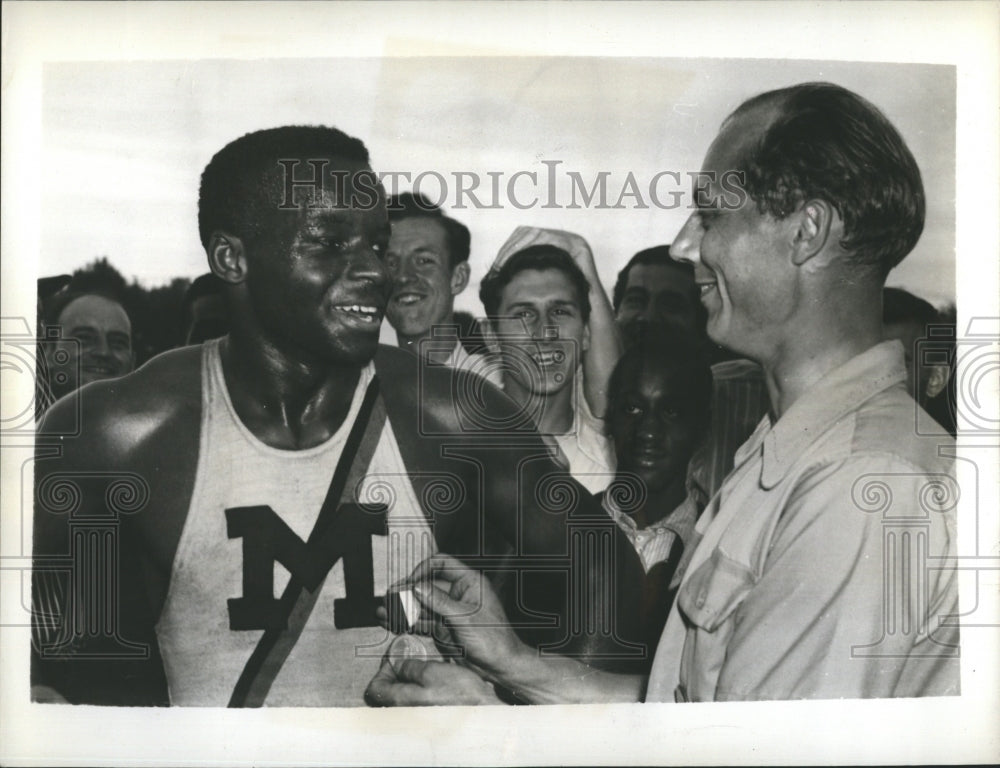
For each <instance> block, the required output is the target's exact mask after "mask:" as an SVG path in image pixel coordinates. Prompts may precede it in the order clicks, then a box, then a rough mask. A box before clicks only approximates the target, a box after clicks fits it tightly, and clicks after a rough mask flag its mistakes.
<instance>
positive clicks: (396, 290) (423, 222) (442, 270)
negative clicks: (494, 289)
mask: <svg viewBox="0 0 1000 768" xmlns="http://www.w3.org/2000/svg"><path fill="white" fill-rule="evenodd" d="M385 263H386V268H387V270H388V272H389V278H390V280H391V282H392V294H391V295H390V297H389V304H388V306H387V307H386V317H388V318H389V322H390V323H391V324H392V327H393V328H395V329H396V334H397V336H399V337H400V338H402V339H404V340H408V341H409V340H416V339H419V338H423V337H425V336H427V335H428V334H430V331H431V328H432V327H433V326H434V325H436V324H441V323H447V322H450V321H451V319H452V312H453V310H454V302H455V296H456V295H457V294H458V293H460V292H461V291H462V289H463V288H465V285H466V283H467V282H468V265H467V264H456V265H454V266H452V260H451V252H450V249H449V247H448V235H447V233H446V232H445V229H444V226H442V225H441V224H440V223H439V222H438V221H435V220H434V219H432V218H429V217H419V216H414V217H411V218H406V219H400V220H398V221H394V222H393V223H392V235H391V237H390V238H389V253H388V255H387V256H386V260H385Z"/></svg>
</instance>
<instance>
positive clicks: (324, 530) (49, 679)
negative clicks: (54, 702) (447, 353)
mask: <svg viewBox="0 0 1000 768" xmlns="http://www.w3.org/2000/svg"><path fill="white" fill-rule="evenodd" d="M199 228H200V234H201V239H202V242H203V244H204V246H205V250H206V253H207V255H208V261H209V265H210V267H211V269H212V272H213V273H214V274H215V275H217V276H218V277H219V278H220V279H221V280H222V281H223V282H224V283H225V285H226V289H225V290H226V299H227V304H228V311H229V319H230V330H229V333H228V335H226V336H224V337H223V338H221V339H215V340H211V341H208V342H205V343H204V344H202V345H198V346H191V347H185V348H183V349H178V350H173V351H171V352H168V353H165V354H163V355H160V356H159V357H156V358H154V359H153V360H151V361H150V362H149V363H148V364H147V365H145V366H143V367H142V368H140V369H139V370H138V371H136V372H135V373H134V374H132V375H130V376H127V377H124V378H121V379H117V380H114V381H108V382H102V383H95V384H94V385H92V386H91V387H89V388H88V390H87V395H88V397H87V402H86V406H87V410H86V418H85V420H84V423H83V425H82V427H81V428H80V431H79V434H76V427H75V425H76V421H75V419H76V414H77V405H78V402H77V400H76V398H74V397H69V398H65V399H64V400H62V401H61V402H59V403H57V404H56V405H55V406H53V408H52V409H51V410H50V411H49V413H48V414H47V416H46V418H45V419H44V420H43V422H42V424H41V425H40V427H39V434H38V440H37V445H38V452H37V457H38V461H37V462H36V465H35V467H36V470H35V478H36V491H37V494H36V502H37V503H36V507H35V527H34V554H35V558H36V561H35V564H36V576H37V578H36V580H35V584H34V592H33V604H34V606H35V610H36V618H37V620H38V623H39V624H40V625H44V626H45V627H49V628H50V631H49V632H47V633H43V634H44V635H45V636H43V637H42V638H41V639H40V641H39V643H38V646H37V647H36V648H35V651H36V654H35V657H34V659H33V661H34V670H33V685H34V686H35V696H36V700H47V699H48V700H51V699H55V698H56V697H61V698H63V699H65V700H68V701H70V702H73V703H97V704H119V705H122V704H171V705H205V706H227V705H228V706H232V707H255V706H262V705H265V704H266V705H268V706H351V705H361V704H362V703H363V700H362V693H363V691H364V687H365V684H366V683H367V681H368V680H369V678H370V677H371V675H372V673H373V672H374V670H375V668H376V667H377V664H378V660H379V658H380V657H381V656H382V654H383V653H384V652H385V650H386V647H387V646H388V645H389V643H390V641H391V639H392V637H391V635H390V634H388V633H387V632H386V630H385V629H384V628H383V627H382V626H381V625H380V623H379V617H378V614H377V608H378V607H379V606H380V604H381V602H382V600H383V599H384V594H383V593H384V592H385V591H386V588H387V586H388V585H389V584H391V583H393V582H394V581H396V580H397V579H399V578H400V577H402V576H404V575H405V574H406V573H408V572H409V570H410V569H411V568H412V567H413V566H414V565H415V563H416V562H417V561H418V560H420V559H421V558H422V557H425V556H426V555H428V554H429V553H432V552H434V551H437V550H438V549H445V550H446V551H449V552H452V553H455V554H458V555H461V556H463V557H466V558H473V559H474V558H475V557H476V556H478V555H479V554H481V553H480V550H479V548H478V547H479V544H480V542H481V541H482V540H483V538H484V535H485V534H483V530H484V529H485V528H489V530H490V531H491V532H494V534H495V535H498V536H501V537H503V539H504V540H505V541H508V542H515V543H516V545H517V550H516V552H517V554H518V555H522V554H523V555H524V556H526V557H528V558H536V559H537V558H538V557H543V558H545V557H549V558H551V557H555V558H561V559H557V563H559V564H561V566H562V571H563V574H564V575H565V576H566V577H567V578H568V579H569V580H570V582H569V583H572V584H577V583H580V582H582V583H583V584H584V585H586V584H590V585H593V586H594V587H595V588H594V589H591V590H590V592H589V593H588V594H592V595H593V596H594V597H593V603H592V605H591V609H592V610H594V611H597V614H596V615H604V613H606V612H607V611H608V610H614V609H617V608H619V606H621V612H622V614H623V615H626V616H627V615H628V613H629V611H628V605H629V595H630V593H631V588H630V584H631V582H630V579H629V576H628V573H627V572H628V570H629V568H630V567H631V568H632V571H633V572H634V573H637V572H638V571H637V565H638V564H637V562H636V561H634V559H633V560H630V557H629V552H628V550H627V546H628V545H627V542H624V540H620V541H618V540H616V539H615V537H614V536H611V537H610V539H608V540H609V541H610V545H611V546H612V547H615V548H616V549H617V550H618V556H617V559H616V561H615V563H614V567H615V568H616V571H615V573H616V575H618V574H620V578H619V579H618V580H617V581H615V582H614V583H611V582H610V581H608V580H606V577H607V578H610V576H609V574H610V570H609V569H610V568H611V567H612V564H611V563H610V562H608V563H604V564H598V565H595V564H593V563H589V564H583V561H582V560H579V559H574V558H573V557H572V556H566V540H567V535H568V525H569V520H570V516H571V515H577V514H580V515H583V516H584V518H587V519H591V518H593V517H594V516H595V515H596V518H595V519H597V522H598V527H600V524H601V523H602V522H604V523H607V524H610V525H611V526H612V527H613V523H611V521H610V520H607V517H606V516H603V521H602V520H601V519H600V517H601V513H600V509H599V508H597V507H596V505H594V504H592V503H589V499H588V498H587V495H586V494H585V493H583V491H582V489H580V490H577V491H576V493H575V497H577V498H580V499H582V501H581V502H580V504H578V505H573V504H566V505H562V506H561V507H560V508H558V509H554V508H552V506H551V505H549V506H548V507H546V508H545V509H542V508H541V507H540V506H539V503H538V502H537V500H535V498H534V489H535V487H536V486H537V484H538V483H539V482H541V481H542V479H543V478H544V477H545V476H547V475H551V474H553V473H558V472H559V471H560V469H559V467H557V466H556V465H555V464H554V463H553V462H551V461H550V460H549V459H548V451H547V446H546V445H545V444H544V443H543V442H542V441H541V439H540V438H539V437H538V435H537V433H535V432H534V431H533V430H532V429H531V428H530V423H527V422H525V421H524V420H523V419H521V420H520V422H519V421H518V418H517V414H516V413H515V412H514V408H513V405H512V404H511V403H510V402H509V401H508V400H507V399H506V398H504V397H503V395H502V394H501V393H500V392H498V391H496V390H495V388H493V387H489V386H487V387H485V388H484V390H485V391H482V392H481V393H480V394H481V397H480V399H479V401H477V402H478V405H479V406H480V408H481V412H480V413H479V414H478V415H480V416H483V417H484V418H483V420H485V421H487V422H489V423H496V421H497V420H499V421H500V422H502V423H504V424H506V425H507V426H508V427H509V428H510V429H512V430H514V431H515V432H516V433H517V441H516V442H517V445H516V446H513V447H509V446H507V445H506V444H500V443H498V441H497V440H495V439H488V440H487V441H486V443H485V444H483V441H480V440H479V439H478V438H479V436H480V431H482V430H479V429H477V426H478V425H477V424H476V423H473V424H472V425H471V426H470V427H469V428H468V429H466V425H465V424H463V422H461V421H460V417H461V415H462V414H460V413H457V412H456V407H455V404H454V402H453V401H452V398H451V392H453V391H454V389H455V386H456V382H457V386H459V387H461V386H463V385H468V384H469V382H468V379H471V378H473V377H472V376H471V375H469V374H465V373H463V372H461V371H451V370H448V369H440V368H439V369H437V370H432V371H429V372H426V375H425V376H424V379H423V384H424V386H423V387H422V388H417V387H414V386H412V382H414V381H416V380H417V375H416V369H417V364H418V363H417V360H416V358H415V357H413V356H412V355H409V354H406V353H403V352H401V351H399V350H396V349H392V348H388V347H382V348H379V347H378V336H379V325H380V322H381V319H382V314H383V312H384V310H385V306H386V300H387V297H388V292H389V282H388V279H387V275H386V271H385V268H384V266H383V263H382V258H383V256H384V254H385V252H386V249H387V246H388V240H389V225H388V220H387V215H386V206H385V198H384V193H383V191H382V189H381V188H380V187H379V186H378V185H377V184H374V182H373V176H372V173H371V170H370V168H369V166H368V154H367V150H366V149H365V147H364V145H363V144H362V143H361V142H360V141H359V140H357V139H354V138H351V137H349V136H347V135H345V134H343V133H341V132H340V131H338V130H336V129H333V128H325V127H305V126H288V127H282V128H274V129H269V130H264V131H258V132H255V133H251V134H247V135H245V136H243V137H241V138H239V139H237V140H235V141H233V142H232V143H230V144H228V145H227V146H226V147H224V148H223V149H222V150H220V151H219V152H218V153H217V154H216V155H215V156H214V157H213V158H212V160H211V162H210V163H209V164H208V166H207V167H206V169H205V171H204V173H203V175H202V183H201V192H200V196H199ZM491 419H492V420H493V421H490V420H491ZM486 431H487V432H488V430H486ZM485 437H487V438H492V437H493V435H492V433H488V434H486V435H485ZM439 513H440V514H439ZM579 525H581V526H582V527H583V528H584V529H586V526H587V523H586V521H584V522H582V523H579ZM607 527H608V525H604V528H603V530H604V531H605V532H606V531H607ZM605 538H606V539H607V538H608V537H605ZM547 562H550V563H551V561H547ZM279 566H280V567H279ZM527 578H528V580H529V581H530V578H531V574H530V573H529V574H527ZM600 585H604V586H605V587H607V589H605V588H602V587H601V586H600ZM619 585H620V587H621V592H620V593H618V592H616V591H615V590H616V589H618V587H619ZM606 594H607V595H610V596H611V597H612V599H613V600H614V602H613V603H611V604H610V605H608V604H606V603H604V602H603V601H604V599H605V598H604V597H603V596H604V595H606ZM524 597H525V599H526V600H527V605H529V606H530V607H533V608H537V609H538V610H541V611H542V612H544V613H548V614H551V615H556V616H562V617H563V619H564V620H563V621H562V622H560V623H559V624H558V626H556V627H554V628H552V630H550V631H549V632H548V635H547V636H548V638H549V639H557V640H558V639H561V640H563V641H565V643H566V645H567V647H568V648H572V649H576V650H578V651H579V652H580V653H581V654H584V655H585V656H587V657H589V655H590V654H600V653H601V652H602V648H603V646H602V643H603V642H604V640H603V639H602V638H601V637H589V636H587V635H586V634H585V633H576V634H572V633H571V631H570V630H568V629H567V627H569V626H571V622H570V621H569V614H568V613H563V611H569V610H570V609H569V608H568V607H567V605H568V592H565V591H564V592H562V593H558V594H541V595H526V596H524ZM53 613H55V614H56V615H54V616H53V615H52V614H53ZM53 625H54V626H53ZM618 629H619V630H620V631H621V632H622V633H623V635H622V636H628V627H627V626H626V624H625V623H620V624H619V625H618ZM553 631H554V632H555V636H553ZM616 642H617V641H616Z"/></svg>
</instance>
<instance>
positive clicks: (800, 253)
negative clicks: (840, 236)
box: [792, 200, 837, 267]
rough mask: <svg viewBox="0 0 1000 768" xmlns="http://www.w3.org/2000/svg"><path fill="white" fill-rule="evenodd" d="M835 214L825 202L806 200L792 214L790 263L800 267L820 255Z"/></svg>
mask: <svg viewBox="0 0 1000 768" xmlns="http://www.w3.org/2000/svg"><path fill="white" fill-rule="evenodd" d="M836 216H837V212H836V211H835V210H834V209H833V206H832V205H830V204H829V203H828V202H826V201H825V200H807V201H806V202H805V203H804V204H803V205H802V207H801V208H799V210H798V211H796V212H795V213H794V214H792V222H793V224H794V227H795V228H794V230H793V239H792V263H793V264H795V266H797V267H801V266H802V265H803V264H805V263H806V262H807V261H809V259H811V258H812V257H813V256H815V255H816V254H818V253H820V252H821V251H822V250H823V248H824V247H825V246H826V242H827V240H828V239H829V238H830V230H831V228H832V227H833V225H834V220H835V218H836Z"/></svg>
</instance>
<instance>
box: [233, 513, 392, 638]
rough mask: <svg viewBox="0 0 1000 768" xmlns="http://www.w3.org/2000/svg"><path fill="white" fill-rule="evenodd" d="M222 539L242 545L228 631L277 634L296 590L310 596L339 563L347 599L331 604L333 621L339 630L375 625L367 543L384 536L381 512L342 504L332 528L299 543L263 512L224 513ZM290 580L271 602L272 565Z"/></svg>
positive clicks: (284, 623) (285, 527)
mask: <svg viewBox="0 0 1000 768" xmlns="http://www.w3.org/2000/svg"><path fill="white" fill-rule="evenodd" d="M226 533H227V535H228V536H229V538H230V539H242V540H243V596H242V597H237V598H230V599H229V600H228V601H227V602H228V604H229V628H230V629H231V630H234V631H241V630H254V629H263V630H268V629H270V630H282V629H285V628H286V627H287V623H288V612H289V608H290V605H289V604H288V601H291V602H292V603H294V601H295V599H296V598H297V597H298V593H299V592H300V588H305V589H308V590H309V591H310V592H314V591H315V590H316V589H317V588H318V587H319V586H320V584H322V583H323V580H324V579H325V578H326V575H327V574H328V573H329V572H330V569H331V568H332V567H333V566H334V564H335V563H336V562H337V561H338V560H340V559H343V561H344V582H345V587H346V591H347V597H346V598H344V599H342V600H337V601H336V603H335V611H336V613H337V615H336V616H335V618H334V621H335V624H336V626H337V627H338V628H340V629H346V628H348V627H352V626H355V627H356V626H374V625H375V623H376V622H375V605H376V604H377V603H376V599H375V586H374V577H373V558H372V548H371V537H372V536H373V535H381V536H384V535H385V533H386V528H385V509H384V507H383V508H381V509H380V510H378V511H374V510H372V508H371V507H367V508H365V509H363V510H362V509H360V508H359V507H357V506H356V505H354V504H342V505H341V506H340V508H339V509H338V510H337V516H336V519H335V520H334V521H333V523H332V525H329V526H327V527H326V530H325V531H324V532H323V533H322V534H321V535H319V536H318V537H317V536H315V533H316V532H315V531H314V532H313V534H314V535H313V536H310V538H309V541H308V542H305V541H302V539H300V538H299V537H298V535H297V534H296V533H295V531H293V530H292V529H291V528H289V527H288V524H287V523H285V521H284V520H282V519H281V518H280V517H278V515H277V514H276V513H275V511H274V510H273V509H271V508H270V507H269V506H266V505H262V506H255V507H232V508H230V509H227V510H226ZM275 561H277V562H279V563H281V564H282V565H283V566H284V567H285V568H286V569H287V570H288V572H289V573H290V574H291V575H292V579H291V581H290V583H289V586H288V589H287V590H286V594H285V595H284V596H283V597H282V598H281V599H276V598H275V597H274V563H275Z"/></svg>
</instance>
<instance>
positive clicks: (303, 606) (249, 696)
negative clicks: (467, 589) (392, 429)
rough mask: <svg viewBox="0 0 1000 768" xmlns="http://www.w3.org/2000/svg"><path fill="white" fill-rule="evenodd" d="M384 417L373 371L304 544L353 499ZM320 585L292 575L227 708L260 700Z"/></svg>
mask: <svg viewBox="0 0 1000 768" xmlns="http://www.w3.org/2000/svg"><path fill="white" fill-rule="evenodd" d="M385 420H386V412H385V405H384V403H383V401H382V398H380V397H379V380H378V376H373V377H372V380H371V382H370V383H369V384H368V389H367V390H366V392H365V397H364V400H363V401H362V403H361V409H360V410H359V412H358V416H357V418H356V419H355V421H354V426H353V427H352V428H351V433H350V434H349V435H348V437H347V441H346V442H345V443H344V450H343V452H342V453H341V455H340V460H339V461H338V462H337V468H336V469H335V470H334V473H333V479H332V480H331V481H330V488H329V490H328V491H327V494H326V499H325V500H324V501H323V506H322V507H321V508H320V512H319V516H318V517H317V518H316V524H315V525H314V526H313V530H312V533H310V534H309V539H308V541H307V542H306V546H307V547H308V548H311V549H315V548H316V547H318V546H320V544H321V542H322V541H323V538H324V534H325V533H326V532H327V531H329V530H330V528H331V527H332V526H333V525H334V523H335V522H336V521H337V519H338V517H339V516H340V515H339V513H340V509H341V506H342V505H346V504H350V503H352V502H353V494H354V489H355V487H356V486H357V485H358V483H359V482H360V481H361V480H362V479H363V478H364V476H365V474H366V473H367V471H368V465H369V464H370V463H371V460H372V456H373V455H374V454H375V448H376V446H377V445H378V442H379V438H380V437H381V434H382V429H383V427H384V426H385ZM369 511H371V510H369ZM372 517H375V515H372ZM383 522H384V516H383ZM322 590H323V583H322V582H321V583H320V584H319V586H317V587H316V588H315V589H313V590H310V589H308V588H306V586H305V585H304V584H303V583H302V581H301V580H300V579H299V578H297V577H296V576H295V575H294V574H293V575H292V577H291V578H290V579H289V581H288V586H287V587H285V591H284V592H283V593H282V595H281V600H280V603H279V605H280V609H279V610H280V613H281V616H282V618H283V619H284V620H283V621H280V622H278V625H281V627H282V628H276V627H272V628H270V629H267V630H265V632H264V634H263V635H262V636H261V638H260V641H259V642H258V643H257V647H256V648H255V649H254V652H253V653H252V654H251V656H250V658H249V659H248V660H247V663H246V666H245V667H244V668H243V673H242V674H241V675H240V679H239V680H238V681H237V683H236V687H235V688H234V689H233V694H232V697H231V698H230V699H229V706H230V707H259V706H261V705H263V703H264V700H265V699H266V698H267V694H268V691H270V689H271V684H272V683H273V682H274V680H275V679H276V678H277V676H278V672H280V671H281V667H282V665H283V664H284V663H285V660H286V659H287V658H288V655H289V654H290V653H291V651H292V648H294V647H295V643H296V642H297V641H298V639H299V636H300V635H301V634H302V630H303V628H304V627H305V625H306V622H307V621H308V619H309V616H310V614H311V613H312V609H313V606H314V605H315V603H316V600H317V598H318V597H319V594H320V592H321V591H322Z"/></svg>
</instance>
